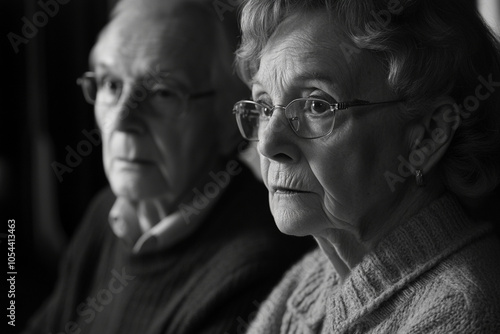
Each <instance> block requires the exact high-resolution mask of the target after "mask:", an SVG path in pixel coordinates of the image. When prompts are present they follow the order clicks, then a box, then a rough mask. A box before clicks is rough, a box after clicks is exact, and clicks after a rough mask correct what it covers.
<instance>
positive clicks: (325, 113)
mask: <svg viewBox="0 0 500 334" xmlns="http://www.w3.org/2000/svg"><path fill="white" fill-rule="evenodd" d="M397 102H401V101H385V102H373V103H372V102H368V101H362V100H356V101H352V102H336V103H329V102H328V101H325V100H322V99H318V98H300V99H295V100H293V101H291V102H290V103H288V105H286V106H281V105H275V106H274V107H270V106H267V105H265V104H263V103H259V102H254V101H249V100H242V101H239V102H237V103H236V104H235V105H234V107H233V114H235V116H236V122H237V123H238V127H239V129H240V132H241V134H242V136H243V137H244V138H245V139H248V140H251V141H257V140H259V131H262V130H263V129H264V128H265V127H266V125H267V123H268V122H269V119H270V118H271V116H272V115H273V112H274V110H275V109H278V108H281V109H284V111H285V117H286V119H287V120H288V123H289V125H290V127H291V128H292V130H293V131H294V132H295V133H296V134H297V136H299V137H301V138H306V139H314V138H320V137H323V136H326V135H329V134H330V133H331V132H332V130H333V127H334V124H335V114H336V112H337V111H338V110H344V109H347V108H351V107H357V106H368V105H377V104H387V103H397Z"/></svg>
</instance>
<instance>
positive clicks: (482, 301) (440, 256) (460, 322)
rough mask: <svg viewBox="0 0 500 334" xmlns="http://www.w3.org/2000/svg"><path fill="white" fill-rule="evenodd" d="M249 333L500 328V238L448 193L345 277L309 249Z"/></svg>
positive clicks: (481, 330) (483, 330) (485, 330)
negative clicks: (467, 212)
mask: <svg viewBox="0 0 500 334" xmlns="http://www.w3.org/2000/svg"><path fill="white" fill-rule="evenodd" d="M248 333H250V334H256V333H266V334H268V333H273V334H274V333H283V334H284V333H286V334H294V333H426V334H428V333H440V334H441V333H500V240H499V239H498V238H497V237H496V236H495V235H494V234H493V233H492V225H491V224H489V223H478V222H473V221H471V220H470V219H469V218H467V216H466V215H465V214H464V212H463V210H462V208H461V206H460V205H459V204H458V202H457V201H456V200H455V199H454V198H453V197H452V196H451V195H445V196H443V197H442V198H440V199H439V200H437V201H435V202H434V203H433V204H432V205H430V206H429V207H427V208H426V209H424V210H422V211H421V213H419V214H418V215H416V216H414V217H413V218H412V219H410V220H409V221H407V222H405V223H404V224H403V225H402V226H400V227H399V228H398V229H396V230H395V231H393V232H392V233H391V234H390V235H388V236H387V237H386V238H385V239H384V240H383V241H381V242H380V243H379V244H378V245H377V247H376V249H375V250H374V251H373V252H372V253H370V254H369V255H367V256H365V258H364V259H363V261H362V262H361V263H359V264H358V265H357V266H356V267H355V268H353V270H352V272H351V273H350V275H349V276H348V277H347V278H346V279H345V281H344V282H343V283H342V284H341V283H340V282H339V278H338V276H337V274H336V273H335V270H334V268H333V266H332V265H331V263H330V262H329V260H328V259H327V257H326V256H325V255H324V253H323V252H322V251H321V250H319V249H318V250H315V251H313V252H312V253H309V254H308V255H306V256H305V257H304V258H303V260H301V261H300V262H299V263H298V264H296V265H295V266H294V267H293V268H292V269H290V271H289V272H288V273H287V274H286V275H285V277H284V278H283V280H282V281H281V283H280V284H279V285H278V286H277V287H276V288H275V289H274V291H273V292H272V294H271V295H270V296H269V297H268V300H267V301H266V302H265V303H264V304H263V305H262V306H261V308H260V310H259V313H258V314H257V316H256V318H255V320H254V321H253V323H252V325H251V327H250V329H249V331H248Z"/></svg>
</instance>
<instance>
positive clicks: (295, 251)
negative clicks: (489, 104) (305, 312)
mask: <svg viewBox="0 0 500 334" xmlns="http://www.w3.org/2000/svg"><path fill="white" fill-rule="evenodd" d="M267 198H268V195H267V190H266V189H265V188H264V186H263V185H262V184H260V183H259V182H258V181H257V180H255V179H254V177H253V175H251V173H250V171H248V170H247V169H244V170H243V172H242V173H241V174H239V175H237V176H235V177H234V178H233V180H232V182H231V183H230V185H229V186H228V188H227V189H226V190H225V193H224V194H223V195H222V197H221V198H220V199H219V201H218V203H217V204H216V205H215V207H214V208H213V210H212V211H211V212H210V214H209V215H208V216H207V218H206V219H205V220H204V221H203V222H202V224H201V226H200V227H199V228H198V230H197V231H196V232H195V233H193V234H192V235H190V236H189V237H188V238H186V239H185V240H183V241H182V242H180V243H178V244H177V245H175V246H173V247H171V248H167V249H165V250H163V251H161V252H159V253H156V254H150V255H140V254H133V253H132V251H131V248H130V246H127V245H126V244H125V243H124V242H123V241H122V240H120V239H118V238H117V237H116V236H115V234H114V233H113V232H112V230H111V228H110V226H109V223H108V214H109V211H110V208H111V206H112V205H113V203H114V201H115V197H114V195H113V194H112V193H111V191H110V190H109V189H106V190H104V191H103V192H102V193H101V194H99V195H98V196H97V197H96V199H95V200H94V201H93V204H92V205H91V207H90V209H89V211H88V212H87V214H86V216H85V218H84V221H83V222H82V224H81V226H80V228H79V231H78V233H77V235H76V236H75V238H74V240H73V242H72V244H71V246H70V247H69V250H68V252H67V255H66V257H65V259H64V261H63V263H62V266H61V269H60V277H59V281H58V283H57V285H56V289H55V291H54V292H53V294H52V296H51V297H50V298H49V300H48V301H47V302H46V303H45V305H43V306H42V308H41V309H40V310H39V312H38V314H36V316H35V317H34V318H33V319H32V321H31V322H30V324H29V326H28V329H27V333H53V334H56V333H60V332H62V333H98V334H101V333H102V334H104V333H107V334H112V333H121V334H126V333H136V334H146V333H175V334H182V333H196V334H199V333H217V334H225V333H231V334H232V333H244V331H245V329H246V327H247V324H248V323H249V322H250V318H251V317H252V316H253V314H255V313H256V311H257V309H258V306H259V305H260V303H261V301H262V300H263V299H264V298H265V297H266V295H267V294H268V293H269V291H270V290H271V288H272V287H273V286H274V285H275V284H276V283H277V282H278V281H279V280H280V278H281V276H282V273H283V272H284V271H285V270H286V269H287V268H288V267H289V266H290V265H291V264H292V263H294V262H295V261H296V260H297V259H298V258H299V257H300V256H301V255H302V254H304V253H305V251H306V250H307V249H310V247H311V245H312V240H310V239H304V238H293V237H288V236H284V235H282V234H281V233H280V232H279V231H278V229H277V228H276V226H275V225H274V221H273V219H272V216H271V214H270V212H269V209H268V200H267Z"/></svg>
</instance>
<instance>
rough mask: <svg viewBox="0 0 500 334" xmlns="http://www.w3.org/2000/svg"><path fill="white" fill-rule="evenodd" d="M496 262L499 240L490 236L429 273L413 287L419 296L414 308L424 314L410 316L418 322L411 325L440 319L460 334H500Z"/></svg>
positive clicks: (499, 255)
mask: <svg viewBox="0 0 500 334" xmlns="http://www.w3.org/2000/svg"><path fill="white" fill-rule="evenodd" d="M498 259H500V240H499V239H498V238H497V237H496V236H495V235H494V234H492V235H489V236H487V237H484V238H481V239H478V240H476V241H475V242H473V243H471V244H469V245H468V246H466V247H464V248H463V249H462V250H461V251H459V252H456V253H455V254H453V255H451V256H450V257H449V258H448V259H446V260H445V261H443V262H441V263H440V264H439V265H437V266H436V267H435V268H434V269H432V270H430V271H429V272H428V274H427V275H424V276H423V277H422V279H421V280H419V282H416V284H414V285H413V288H415V291H418V292H417V295H419V297H418V298H415V301H418V302H416V305H414V306H415V308H416V309H421V310H425V312H415V313H414V314H413V318H414V319H416V320H417V321H416V322H414V324H416V323H419V324H421V325H422V324H425V323H427V321H428V320H429V319H433V318H436V319H438V318H439V319H441V320H443V325H447V326H453V327H454V328H461V332H463V333H466V332H481V333H482V332H490V330H491V328H496V329H497V330H499V331H500V284H498V282H500V262H499V260H498ZM424 281H427V283H426V284H425V283H424ZM422 283H424V284H422ZM419 287H420V288H419ZM421 287H425V288H421ZM419 290H420V291H419ZM419 305H420V306H422V305H425V307H420V306H419ZM420 317H421V318H420ZM419 318H420V319H419ZM419 326H420V325H419ZM457 326H458V327H457ZM460 326H465V327H463V328H462V327H460ZM471 326H472V327H471ZM492 326H493V327H492ZM443 329H444V327H443ZM476 329H480V330H479V331H475V330H476Z"/></svg>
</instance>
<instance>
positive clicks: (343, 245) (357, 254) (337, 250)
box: [313, 187, 444, 281]
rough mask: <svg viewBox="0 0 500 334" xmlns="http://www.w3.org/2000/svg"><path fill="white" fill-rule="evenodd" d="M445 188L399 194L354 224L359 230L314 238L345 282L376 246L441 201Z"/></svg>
mask: <svg viewBox="0 0 500 334" xmlns="http://www.w3.org/2000/svg"><path fill="white" fill-rule="evenodd" d="M443 192H444V187H419V188H417V187H415V188H413V189H411V190H409V191H406V192H405V193H404V194H403V193H401V194H399V197H398V196H396V198H395V199H393V200H392V201H387V204H386V205H380V206H379V207H377V208H375V209H374V210H367V213H366V214H365V215H363V216H362V217H360V218H359V222H356V224H353V225H355V226H360V229H359V231H356V232H355V233H354V232H353V231H347V230H342V229H335V228H329V229H326V230H323V231H321V233H318V234H316V235H313V236H314V238H315V239H316V241H317V242H318V244H319V246H320V247H321V249H322V250H323V252H324V253H325V254H326V255H327V257H328V258H329V260H330V262H331V263H332V265H333V266H334V268H335V270H336V271H337V273H338V275H339V276H340V280H341V281H344V280H345V278H346V277H347V276H348V275H349V274H350V272H351V270H352V269H353V268H354V267H355V266H357V265H358V264H359V263H360V262H361V261H362V260H363V258H364V257H365V255H366V254H368V253H370V252H371V251H372V250H373V249H374V248H375V247H376V246H377V244H378V243H379V242H380V241H381V240H382V239H384V238H385V236H387V235H388V234H389V233H391V232H392V231H393V230H394V229H396V228H397V227H398V226H400V225H401V224H402V223H404V222H406V221H408V220H409V219H410V218H411V217H413V216H414V215H416V214H417V213H418V212H420V211H421V210H422V209H423V208H425V207H426V206H428V205H429V204H430V203H432V202H433V201H435V200H436V199H437V198H439V197H440V196H441V195H442V194H443Z"/></svg>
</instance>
